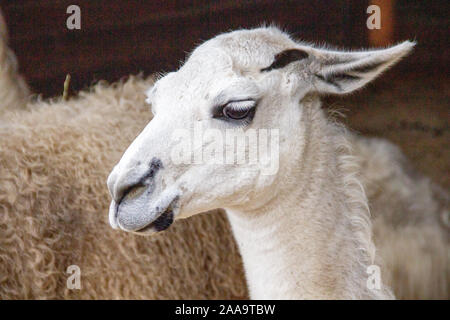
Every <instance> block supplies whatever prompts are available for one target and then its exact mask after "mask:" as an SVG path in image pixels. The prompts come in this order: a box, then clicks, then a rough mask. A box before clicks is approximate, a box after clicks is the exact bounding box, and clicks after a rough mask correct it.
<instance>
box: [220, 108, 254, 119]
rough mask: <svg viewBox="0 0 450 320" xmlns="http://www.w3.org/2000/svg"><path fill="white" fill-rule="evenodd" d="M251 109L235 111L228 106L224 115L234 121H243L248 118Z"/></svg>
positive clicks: (224, 110)
mask: <svg viewBox="0 0 450 320" xmlns="http://www.w3.org/2000/svg"><path fill="white" fill-rule="evenodd" d="M250 110H251V109H233V108H230V107H228V106H226V107H225V108H223V115H224V116H225V117H227V118H230V119H234V120H241V119H244V118H246V117H247V116H248V114H249V112H250Z"/></svg>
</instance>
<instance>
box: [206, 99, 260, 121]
mask: <svg viewBox="0 0 450 320" xmlns="http://www.w3.org/2000/svg"><path fill="white" fill-rule="evenodd" d="M255 112H256V101H255V100H249V99H247V100H236V101H233V100H231V101H229V102H227V103H226V104H223V105H220V106H217V107H215V108H214V110H213V118H215V119H219V120H223V121H227V122H232V123H234V124H236V125H239V126H242V127H244V126H247V125H249V124H250V123H251V121H252V120H253V117H254V115H255Z"/></svg>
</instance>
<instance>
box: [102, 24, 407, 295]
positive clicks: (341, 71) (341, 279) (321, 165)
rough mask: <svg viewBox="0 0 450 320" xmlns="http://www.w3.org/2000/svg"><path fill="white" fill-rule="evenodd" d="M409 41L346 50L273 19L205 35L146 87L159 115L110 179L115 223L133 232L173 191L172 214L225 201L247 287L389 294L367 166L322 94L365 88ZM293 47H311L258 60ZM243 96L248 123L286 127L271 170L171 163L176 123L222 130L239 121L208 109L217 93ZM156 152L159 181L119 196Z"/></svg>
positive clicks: (264, 291)
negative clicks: (376, 269)
mask: <svg viewBox="0 0 450 320" xmlns="http://www.w3.org/2000/svg"><path fill="white" fill-rule="evenodd" d="M413 45H414V44H413V43H411V42H404V43H402V44H400V45H398V46H395V47H392V48H388V49H384V50H375V51H362V52H339V51H332V50H326V49H318V48H314V47H311V46H308V45H306V44H303V43H297V42H295V41H293V40H292V39H291V38H290V37H289V36H288V35H286V34H285V33H283V32H281V31H280V30H278V29H276V28H273V27H270V28H259V29H254V30H240V31H235V32H231V33H226V34H222V35H219V36H217V37H215V38H213V39H211V40H209V41H207V42H205V43H204V44H202V45H201V46H199V47H198V48H197V49H196V50H194V51H193V53H192V54H191V55H190V57H189V59H188V60H187V61H186V63H185V64H184V65H183V66H182V67H181V68H180V69H179V70H178V71H177V72H173V73H169V74H167V75H166V76H164V77H162V78H161V79H160V80H159V81H158V82H157V83H156V84H155V86H154V87H153V88H152V89H151V90H149V92H148V102H150V103H151V104H152V109H153V112H154V114H155V117H154V119H153V120H152V121H151V122H150V123H149V124H148V125H147V127H146V128H145V129H144V131H143V132H142V133H141V134H140V135H139V136H138V137H137V138H136V140H135V141H134V142H133V143H132V144H131V146H130V147H129V148H128V149H127V151H126V152H125V154H124V155H123V158H122V159H121V161H120V162H119V163H118V164H117V166H116V167H115V168H114V170H113V172H112V173H111V175H110V177H109V179H108V187H109V189H110V192H111V195H112V197H113V203H112V205H111V210H110V221H111V225H112V226H113V227H120V228H122V229H124V230H126V231H135V232H136V231H137V230H139V229H141V228H143V227H146V226H148V225H149V224H150V223H152V222H153V221H155V219H157V218H158V215H160V214H161V212H162V211H164V209H165V208H161V203H164V205H163V207H164V206H168V205H169V203H171V201H172V200H174V199H175V196H177V197H178V200H177V201H176V207H175V208H174V213H175V218H176V219H177V218H186V217H189V216H191V215H194V214H198V213H201V212H205V211H208V210H212V209H216V208H225V209H226V211H227V213H228V216H229V220H230V222H231V225H232V228H233V232H234V235H235V238H236V240H237V243H238V245H239V248H240V250H241V254H242V257H243V261H244V266H245V270H246V275H247V280H248V285H249V288H250V294H251V297H252V298H255V299H266V298H270V299H300V298H344V299H345V298H349V299H350V298H356V299H366V298H391V297H392V294H391V292H390V290H389V289H387V288H386V287H385V286H382V288H381V289H380V290H369V289H367V286H366V281H367V274H366V269H367V267H368V266H369V265H371V264H374V261H375V249H374V245H373V242H372V239H371V224H370V215H369V209H368V204H367V199H366V196H365V193H364V189H363V187H362V185H361V183H360V181H359V176H358V172H359V170H360V168H359V165H358V161H357V159H355V156H354V153H353V150H352V144H351V143H350V142H349V141H348V140H349V135H348V134H347V133H346V131H345V130H344V129H343V128H341V127H339V126H337V125H336V124H334V123H333V122H330V121H329V120H328V119H327V117H326V116H325V114H324V113H323V111H322V110H321V104H320V100H319V94H321V93H325V94H327V93H337V94H344V93H347V92H351V91H354V90H356V89H358V88H361V87H362V86H364V85H365V84H366V83H367V82H369V81H370V80H372V79H374V78H375V77H376V76H378V75H379V74H380V73H381V72H382V71H384V70H386V68H388V67H390V66H391V65H393V64H394V63H395V62H397V61H398V60H399V59H400V58H401V57H403V56H404V55H406V54H407V53H408V52H409V51H410V50H411V48H412V47H413ZM286 49H299V50H303V51H304V52H306V53H307V54H308V57H307V58H305V59H301V60H299V61H295V62H292V63H290V64H288V65H287V66H285V67H283V68H280V69H274V70H272V71H268V72H261V69H263V68H265V67H268V66H269V65H271V63H272V62H273V60H274V57H275V55H277V54H278V53H279V52H281V51H283V50H286ZM369 66H373V68H370V67H369ZM366 69H367V70H366ZM241 98H251V99H254V100H256V101H258V106H257V111H256V114H255V117H254V119H253V121H252V122H251V124H249V125H248V126H246V127H245V128H244V130H247V129H249V128H252V129H262V128H275V129H278V130H279V135H280V145H279V170H278V172H277V173H276V174H275V175H272V176H264V175H262V174H261V168H260V167H258V166H251V165H249V164H243V165H227V166H224V165H219V164H211V163H209V164H189V165H174V164H173V163H172V161H171V159H170V157H169V155H170V150H171V149H172V148H173V147H174V145H175V142H174V141H173V140H172V139H171V134H172V132H173V131H174V129H188V130H192V128H193V127H194V126H195V124H201V125H202V126H203V127H204V128H208V129H217V130H220V131H222V132H224V131H225V130H226V129H229V128H232V127H233V125H232V124H230V123H226V122H223V121H221V120H218V119H213V118H212V117H211V110H212V108H213V107H214V101H216V102H217V101H219V100H220V101H223V102H224V103H226V102H227V101H230V100H238V99H241ZM197 142H198V141H197ZM199 143H200V147H201V146H202V145H201V142H199ZM251 148H253V146H248V150H247V151H248V152H249V151H250V149H251ZM155 157H156V158H158V159H160V160H161V161H162V163H163V168H162V169H161V170H159V171H158V172H157V174H156V175H155V178H154V180H153V181H154V182H152V183H154V186H153V187H152V188H153V189H152V192H149V193H148V194H145V195H142V198H139V199H140V200H139V201H137V200H136V199H135V200H133V198H127V197H125V199H126V201H127V203H131V204H130V205H127V206H120V205H119V204H118V203H119V202H120V200H121V199H122V197H123V194H124V192H125V191H126V190H128V189H130V188H132V187H133V185H135V184H136V182H137V181H138V179H139V177H142V176H143V175H145V173H146V171H147V170H148V165H149V163H150V162H151V161H152V159H153V158H155ZM129 221H131V223H130V222H129ZM121 222H122V224H121ZM125 222H126V225H127V227H124V223H125ZM128 226H129V227H128ZM154 231H155V230H150V231H149V230H147V231H146V233H147V234H148V233H153V232H154Z"/></svg>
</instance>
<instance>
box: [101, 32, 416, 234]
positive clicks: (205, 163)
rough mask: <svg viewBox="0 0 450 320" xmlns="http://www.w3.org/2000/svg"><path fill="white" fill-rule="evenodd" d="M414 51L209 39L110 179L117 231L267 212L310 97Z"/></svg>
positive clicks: (165, 82)
mask: <svg viewBox="0 0 450 320" xmlns="http://www.w3.org/2000/svg"><path fill="white" fill-rule="evenodd" d="M412 47H413V43H411V42H404V43H402V44H400V45H397V46H394V47H391V48H388V49H383V50H374V51H361V52H340V51H336V50H327V49H318V48H314V47H312V46H309V45H306V44H302V43H297V42H295V41H293V40H292V39H291V38H290V37H289V36H288V35H287V34H285V33H283V32H282V31H280V30H278V29H276V28H273V27H270V28H259V29H254V30H240V31H235V32H231V33H226V34H222V35H219V36H217V37H215V38H213V39H211V40H209V41H207V42H205V43H203V44H202V45H200V46H199V47H198V48H196V49H195V50H194V51H193V52H192V54H191V55H190V57H189V58H188V59H187V61H186V62H185V63H184V65H183V66H182V67H181V68H180V69H179V70H178V71H177V72H172V73H169V74H167V75H165V76H164V77H162V78H161V79H159V80H158V81H157V82H156V83H155V85H154V86H153V87H152V88H151V89H150V90H149V91H148V93H147V96H148V102H149V103H150V104H151V106H152V111H153V113H154V118H153V120H152V121H151V122H150V123H149V124H148V125H147V126H146V127H145V128H144V130H143V131H142V132H141V133H140V135H139V136H138V137H137V138H136V139H135V140H134V141H133V143H132V144H131V145H130V146H129V148H128V149H127V150H126V152H125V153H124V155H123V157H122V159H121V160H120V162H119V163H118V164H117V165H116V166H115V168H114V169H113V171H112V172H111V174H110V176H109V178H108V188H109V190H110V193H111V195H112V198H113V200H112V202H111V207H110V223H111V225H112V226H113V227H115V228H117V227H120V228H121V229H123V230H126V231H133V232H139V233H143V234H150V233H154V232H157V231H161V230H164V229H166V228H167V227H169V226H170V224H171V223H172V222H173V220H174V219H176V218H184V217H188V216H191V215H194V214H197V213H200V212H205V211H208V210H212V209H215V208H257V207H258V206H263V205H264V204H265V203H266V202H267V201H270V199H272V198H273V197H276V196H278V195H279V194H280V193H281V192H283V190H282V188H281V187H280V186H283V184H285V182H286V181H288V180H290V179H292V177H293V176H295V172H293V169H292V168H297V167H298V165H296V163H298V162H299V161H301V156H302V152H303V147H304V144H305V140H306V138H305V134H306V133H305V128H304V127H303V125H302V119H303V118H304V114H305V112H304V111H305V108H307V107H306V106H305V104H304V103H303V101H304V100H305V99H304V98H305V96H316V94H321V93H323V94H327V93H333V94H344V93H348V92H351V91H354V90H356V89H358V88H361V87H362V86H364V85H365V84H366V83H367V82H369V81H370V80H372V79H373V78H375V77H376V76H377V75H379V74H380V73H381V72H382V71H383V70H386V69H387V68H388V67H389V66H391V65H392V64H394V63H395V62H396V61H398V60H399V59H400V58H401V57H402V56H404V55H405V54H407V53H408V52H409V51H410V50H411V48H412ZM309 93H311V94H309ZM303 120H304V119H303Z"/></svg>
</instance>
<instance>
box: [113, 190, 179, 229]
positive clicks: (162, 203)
mask: <svg viewBox="0 0 450 320" xmlns="http://www.w3.org/2000/svg"><path fill="white" fill-rule="evenodd" d="M134 193H135V194H140V196H137V197H132V198H131V199H130V198H128V197H127V198H125V199H124V200H123V201H121V202H120V203H119V204H118V205H117V206H116V208H115V214H114V218H113V220H114V221H113V222H114V224H117V226H118V227H119V228H120V229H122V230H124V231H127V232H132V233H136V234H139V235H150V234H153V233H158V232H161V231H164V230H166V229H168V228H169V227H170V226H171V225H172V223H173V222H174V220H175V215H176V211H177V209H178V206H177V203H178V198H179V196H178V194H176V193H175V194H174V193H170V194H165V195H162V196H161V197H159V199H158V200H156V201H151V200H150V199H149V194H148V193H147V192H142V191H139V190H138V192H134ZM152 204H153V205H152Z"/></svg>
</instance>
